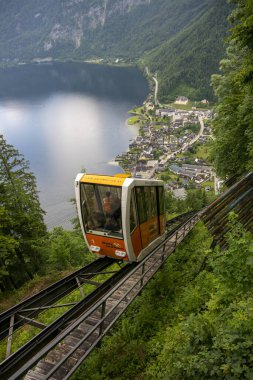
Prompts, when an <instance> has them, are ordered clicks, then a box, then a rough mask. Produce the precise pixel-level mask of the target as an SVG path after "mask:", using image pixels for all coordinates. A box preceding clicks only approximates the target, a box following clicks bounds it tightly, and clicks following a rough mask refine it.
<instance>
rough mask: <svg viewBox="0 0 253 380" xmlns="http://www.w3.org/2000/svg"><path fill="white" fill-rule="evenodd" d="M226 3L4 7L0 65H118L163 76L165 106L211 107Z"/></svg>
mask: <svg viewBox="0 0 253 380" xmlns="http://www.w3.org/2000/svg"><path fill="white" fill-rule="evenodd" d="M229 9H230V6H229V5H228V4H227V2H226V0H202V1H199V0H107V1H105V0H93V1H92V2H89V1H85V0H80V1H77V2H74V1H71V0H55V1H51V0H45V1H43V2H41V1H39V0H23V1H22V5H21V3H20V1H19V0H11V1H10V0H3V1H2V2H1V4H0V32H1V33H0V62H2V65H6V64H10V63H12V64H13V62H14V63H15V62H16V63H18V61H20V60H21V61H23V60H25V61H29V60H32V59H33V58H36V57H37V58H38V57H40V58H45V57H52V58H55V59H60V60H67V59H70V60H72V59H78V60H83V59H92V58H93V59H96V58H101V59H104V60H105V61H108V60H109V61H110V62H114V60H115V59H116V58H120V59H122V60H124V62H132V63H136V64H138V65H140V66H141V67H145V65H146V64H148V66H150V67H151V69H152V71H153V72H158V78H159V79H160V83H161V86H160V88H159V97H160V98H161V100H171V99H172V98H174V97H175V96H176V95H186V96H190V97H191V98H192V99H193V100H201V99H203V98H205V97H207V98H208V99H209V100H210V99H212V96H213V93H212V91H211V90H210V85H209V82H210V75H211V74H213V73H217V72H218V62H219V60H220V59H221V57H222V55H223V51H224V50H223V49H224V47H223V39H224V37H225V35H226V30H227V28H228V25H227V22H226V18H227V16H228V14H229Z"/></svg>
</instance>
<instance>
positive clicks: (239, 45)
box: [212, 0, 253, 177]
mask: <svg viewBox="0 0 253 380" xmlns="http://www.w3.org/2000/svg"><path fill="white" fill-rule="evenodd" d="M233 3H236V5H237V7H236V9H235V10H234V11H233V12H232V14H231V16H230V21H231V23H232V24H233V28H232V29H231V33H230V36H229V38H228V48H227V57H226V59H224V60H222V61H221V65H220V66H221V71H222V74H221V75H213V77H212V84H213V87H214V91H215V93H216V95H217V97H218V104H217V106H216V108H215V119H214V122H213V126H214V134H215V136H216V144H215V145H214V150H213V160H214V163H215V166H216V169H217V172H218V174H219V175H221V176H223V177H225V176H231V175H234V174H241V173H243V172H246V171H250V170H252V169H253V1H252V0H233Z"/></svg>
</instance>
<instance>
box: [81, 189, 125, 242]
mask: <svg viewBox="0 0 253 380" xmlns="http://www.w3.org/2000/svg"><path fill="white" fill-rule="evenodd" d="M81 206H82V217H83V222H84V227H85V230H86V232H90V233H98V234H103V235H104V234H106V235H111V236H115V237H122V236H123V235H122V220H121V188H120V187H116V186H104V185H96V184H86V183H81Z"/></svg>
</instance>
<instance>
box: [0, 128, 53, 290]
mask: <svg viewBox="0 0 253 380" xmlns="http://www.w3.org/2000/svg"><path fill="white" fill-rule="evenodd" d="M0 190H1V198H0V213H1V216H2V218H1V224H0V247H1V254H0V260H1V271H2V272H3V276H5V277H6V276H7V277H8V281H9V282H12V285H13V286H17V285H18V284H19V283H20V282H23V281H24V279H25V277H26V278H33V273H34V272H36V271H37V270H38V269H39V267H40V263H41V259H42V258H41V255H40V254H39V250H38V249H36V246H37V242H38V239H40V238H41V237H42V236H44V235H45V234H46V226H45V224H44V221H43V214H44V212H43V210H42V209H41V206H40V203H39V198H38V191H37V187H36V179H35V176H34V175H33V174H32V173H31V172H30V170H29V163H28V162H27V161H26V160H25V158H24V156H23V155H22V154H20V153H19V152H18V150H16V149H15V148H14V147H13V146H12V145H10V144H7V143H6V141H5V139H4V137H3V136H2V135H0ZM13 274H14V276H13ZM13 278H15V281H13ZM0 279H1V277H0ZM4 284H5V285H4ZM2 287H6V280H5V281H4V282H2Z"/></svg>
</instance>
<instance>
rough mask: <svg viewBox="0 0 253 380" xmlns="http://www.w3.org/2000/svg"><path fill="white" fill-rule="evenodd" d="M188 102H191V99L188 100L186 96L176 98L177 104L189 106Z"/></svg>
mask: <svg viewBox="0 0 253 380" xmlns="http://www.w3.org/2000/svg"><path fill="white" fill-rule="evenodd" d="M188 102H189V99H188V98H186V97H185V96H178V97H177V98H176V100H175V104H184V105H186V104H188Z"/></svg>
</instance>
